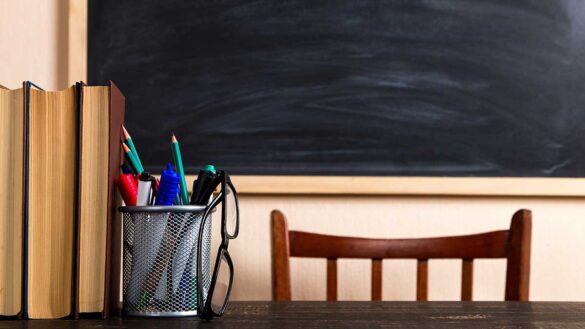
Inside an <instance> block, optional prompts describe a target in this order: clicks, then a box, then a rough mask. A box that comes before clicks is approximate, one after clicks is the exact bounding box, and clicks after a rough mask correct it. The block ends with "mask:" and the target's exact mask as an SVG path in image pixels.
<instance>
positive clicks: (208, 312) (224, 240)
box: [197, 171, 240, 320]
mask: <svg viewBox="0 0 585 329" xmlns="http://www.w3.org/2000/svg"><path fill="white" fill-rule="evenodd" d="M219 177H220V179H221V190H220V192H219V194H218V195H217V196H216V197H215V198H214V199H213V200H212V201H211V203H210V204H209V206H208V207H207V209H206V210H205V212H204V214H203V218H202V220H201V226H200V228H199V239H198V242H197V316H198V317H199V318H202V319H206V320H210V319H211V318H213V317H220V316H222V315H223V313H224V311H225V308H226V306H227V302H228V300H229V297H230V294H231V291H232V286H233V280H234V265H233V262H232V259H231V256H230V254H229V252H228V245H229V240H232V239H235V238H237V237H238V234H239V231H240V209H239V203H238V193H237V191H236V188H235V187H234V185H233V184H232V182H231V179H230V177H229V175H228V174H226V173H225V172H224V171H220V172H219ZM228 186H229V188H230V189H231V190H232V193H233V194H234V201H235V206H236V209H235V210H236V228H235V232H234V234H233V235H231V234H229V233H228V232H227V218H226V217H227V202H226V201H227V196H226V192H225V191H226V189H227V187H228ZM220 202H221V204H222V205H221V206H222V213H221V243H220V245H219V246H218V251H217V257H216V259H215V265H214V266H213V274H212V276H211V282H210V284H209V291H208V292H207V300H205V301H204V300H203V283H202V281H203V280H202V278H203V268H202V267H203V262H202V250H203V248H202V247H203V234H204V228H205V225H206V221H207V219H208V218H209V217H211V216H210V215H211V212H212V211H213V210H214V209H215V207H217V205H218V204H219V203H220ZM222 257H223V258H224V259H225V260H226V264H227V265H228V267H229V270H230V280H229V286H228V290H227V293H226V297H225V300H224V302H223V305H222V307H221V310H220V311H219V312H217V313H216V312H215V311H214V310H213V308H212V307H211V300H212V297H213V292H214V290H215V286H216V284H217V277H218V275H219V272H218V270H219V266H220V262H221V259H222ZM200 305H203V307H200Z"/></svg>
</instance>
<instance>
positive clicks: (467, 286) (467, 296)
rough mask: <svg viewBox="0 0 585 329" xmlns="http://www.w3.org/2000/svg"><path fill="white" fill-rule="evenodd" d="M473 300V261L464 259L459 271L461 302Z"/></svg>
mask: <svg viewBox="0 0 585 329" xmlns="http://www.w3.org/2000/svg"><path fill="white" fill-rule="evenodd" d="M472 298H473V259H464V260H463V265H462V269H461V300H463V301H470V300H471V299H472Z"/></svg>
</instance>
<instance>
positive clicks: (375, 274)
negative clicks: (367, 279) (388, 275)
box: [372, 259, 382, 300]
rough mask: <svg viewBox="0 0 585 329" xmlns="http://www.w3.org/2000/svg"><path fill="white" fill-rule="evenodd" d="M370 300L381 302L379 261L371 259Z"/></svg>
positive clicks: (380, 266)
mask: <svg viewBox="0 0 585 329" xmlns="http://www.w3.org/2000/svg"><path fill="white" fill-rule="evenodd" d="M372 300H382V260H381V259H372Z"/></svg>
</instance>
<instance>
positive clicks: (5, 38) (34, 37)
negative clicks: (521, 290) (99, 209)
mask: <svg viewBox="0 0 585 329" xmlns="http://www.w3.org/2000/svg"><path fill="white" fill-rule="evenodd" d="M72 1H76V0H72ZM79 1H82V0H79ZM67 4H68V2H67V1H65V0H62V1H56V0H48V1H45V0H26V1H24V0H5V1H0V47H1V48H0V63H2V70H0V84H2V85H5V86H7V87H18V86H19V85H20V84H21V83H22V81H23V80H32V81H34V82H37V83H38V84H40V85H41V86H43V87H45V88H47V89H60V88H64V87H66V85H67V81H68V79H67V76H68V74H69V75H70V72H68V67H67V63H68V58H67V57H68V55H67V54H68V51H69V49H68V34H67V30H68V23H67V15H68V14H67V12H68V5H67ZM81 79H84V77H83V76H79V77H77V76H73V80H81ZM73 80H71V81H73ZM274 208H279V209H281V210H283V211H284V212H285V213H286V214H287V215H288V217H289V225H290V227H291V229H295V230H308V231H315V232H322V233H329V234H340V235H354V236H364V237H422V236H438V235H451V234H466V233H475V232H480V231H487V230H499V229H505V228H507V227H508V225H509V223H510V218H511V215H512V213H513V212H514V211H515V210H516V209H519V208H529V209H532V211H533V215H534V223H533V246H532V277H531V289H530V292H531V299H533V300H575V301H577V300H581V301H584V300H585V280H582V278H583V277H585V268H584V266H585V265H583V264H584V263H585V256H583V255H582V252H583V251H584V250H585V239H583V238H582V235H583V234H585V206H584V202H583V200H582V199H575V198H489V197H487V198H486V197H481V198H474V197H465V198H455V197H450V198H448V197H443V198H439V197H398V196H387V197H382V196H380V197H340V196H337V197H333V196H314V197H310V196H252V195H243V196H241V212H242V228H241V235H240V237H239V238H238V239H237V240H235V241H234V242H233V243H232V244H230V253H231V254H232V256H233V258H234V262H235V265H236V279H235V287H234V292H233V297H234V299H270V297H271V288H270V287H271V277H270V249H269V248H270V241H269V213H270V211H271V210H272V209H274ZM460 265H461V264H460V261H431V262H430V277H429V281H430V290H429V298H430V299H433V300H444V299H457V298H458V296H459V293H460V288H459V285H460V275H461V269H460ZM292 268H293V298H295V299H324V297H325V290H324V282H325V263H324V261H321V260H294V261H293V263H292ZM369 269H370V264H369V262H368V261H361V260H360V261H357V260H353V261H351V260H348V261H341V262H340V269H339V275H340V278H339V285H340V291H339V297H340V299H368V298H369V289H370V273H369ZM504 271H505V266H504V262H503V261H501V260H495V261H494V260H491V261H487V260H485V261H479V262H478V264H477V266H476V270H475V282H474V288H475V297H476V299H489V300H494V299H502V298H503V294H504V290H503V289H504ZM383 296H384V299H392V300H396V299H398V300H413V299H414V296H415V263H414V261H385V262H384V295H383Z"/></svg>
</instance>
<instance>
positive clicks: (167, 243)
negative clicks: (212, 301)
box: [120, 206, 211, 316]
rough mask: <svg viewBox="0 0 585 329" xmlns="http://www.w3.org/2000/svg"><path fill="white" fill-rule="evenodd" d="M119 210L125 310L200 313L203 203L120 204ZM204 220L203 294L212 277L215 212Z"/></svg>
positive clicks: (152, 313) (146, 313) (137, 313)
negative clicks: (121, 231) (199, 249)
mask: <svg viewBox="0 0 585 329" xmlns="http://www.w3.org/2000/svg"><path fill="white" fill-rule="evenodd" d="M120 212H121V213H122V215H123V230H124V237H123V291H124V292H123V294H124V313H125V314H127V315H135V316H192V315H197V280H198V279H199V278H197V274H196V273H197V268H196V266H197V254H198V252H197V245H198V237H199V229H200V227H201V223H202V220H203V214H204V212H205V207H204V206H142V207H120ZM209 216H211V214H210V215H209ZM205 222H206V224H205V227H204V232H203V239H204V241H203V243H202V253H201V255H202V269H203V271H202V276H203V277H202V278H201V280H202V283H203V290H204V294H205V293H206V292H207V291H208V290H209V284H210V282H211V278H210V266H209V263H210V253H211V218H208V220H206V221H205ZM204 298H205V296H204Z"/></svg>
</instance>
